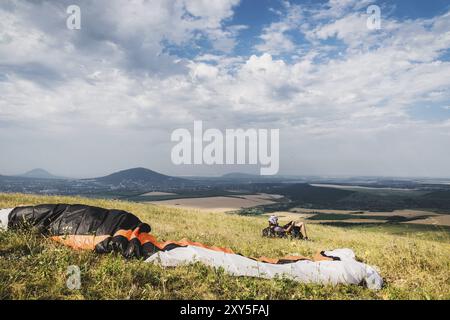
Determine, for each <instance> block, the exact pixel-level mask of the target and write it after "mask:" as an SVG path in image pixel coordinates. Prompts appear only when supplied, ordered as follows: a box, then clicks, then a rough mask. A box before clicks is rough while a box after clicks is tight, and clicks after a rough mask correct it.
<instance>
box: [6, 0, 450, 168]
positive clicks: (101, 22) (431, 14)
mask: <svg viewBox="0 0 450 320" xmlns="http://www.w3.org/2000/svg"><path fill="white" fill-rule="evenodd" d="M69 5H78V6H79V7H80V10H81V29H79V30H71V29H68V28H67V26H66V20H67V18H68V16H69V14H67V12H66V9H67V7H68V6H69ZM370 5H377V6H378V7H379V8H380V13H381V15H380V19H381V20H380V21H381V23H380V28H379V29H373V28H372V29H371V28H368V27H367V19H368V18H369V14H368V13H367V8H368V7H369V6H370ZM195 120H201V121H203V123H204V127H206V128H217V129H219V130H225V129H227V128H244V129H248V128H260V129H279V130H280V171H279V173H280V174H295V175H327V176H329V175H346V176H411V177H418V176H422V177H423V176H427V177H450V165H449V163H450V3H449V2H448V1H445V0H428V1H422V0H401V1H370V0H359V1H356V0H340V1H338V0H330V1H313V0H310V1H293V0H292V1H281V0H258V1H256V0H241V1H239V0H149V1H145V0H130V1H119V0H99V1H88V0H86V1H84V0H78V1H76V0H69V1H66V0H63V1H44V0H33V1H31V0H30V1H23V0H19V1H17V0H14V1H13V0H2V1H1V2H0V155H1V156H0V174H5V175H7V174H19V173H23V172H25V171H28V170H31V169H33V168H37V167H40V168H45V169H47V170H49V171H51V172H52V173H54V174H58V175H63V176H69V177H93V176H101V175H104V174H108V173H111V172H114V171H117V170H121V169H126V168H131V167H147V168H150V169H153V170H156V171H159V172H162V173H166V174H171V175H180V176H184V175H221V174H224V173H227V172H236V171H242V172H249V173H254V172H258V171H257V167H255V166H254V165H244V166H233V165H211V166H206V165H181V166H177V165H174V164H173V163H172V162H171V158H170V154H171V149H172V148H173V146H174V142H172V141H171V140H170V136H171V133H172V132H173V130H175V129H177V128H186V129H189V130H192V127H193V122H194V121H195Z"/></svg>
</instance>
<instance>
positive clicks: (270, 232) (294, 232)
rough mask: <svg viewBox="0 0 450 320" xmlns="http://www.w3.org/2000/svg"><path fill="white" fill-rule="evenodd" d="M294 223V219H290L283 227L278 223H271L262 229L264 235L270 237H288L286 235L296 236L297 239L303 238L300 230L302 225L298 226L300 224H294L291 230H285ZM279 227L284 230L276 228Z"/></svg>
mask: <svg viewBox="0 0 450 320" xmlns="http://www.w3.org/2000/svg"><path fill="white" fill-rule="evenodd" d="M293 223H294V221H290V222H289V223H287V224H285V225H284V226H281V227H280V226H278V225H274V224H271V225H270V226H268V227H266V228H264V229H263V230H262V236H263V237H268V238H286V237H288V236H290V237H292V238H296V239H303V235H302V233H301V232H300V227H298V226H295V225H294V226H293V227H292V228H291V230H290V231H289V232H287V231H284V230H286V229H287V228H289V227H290V226H291V225H292V224H293ZM277 228H282V229H284V230H283V231H281V230H276V229H277Z"/></svg>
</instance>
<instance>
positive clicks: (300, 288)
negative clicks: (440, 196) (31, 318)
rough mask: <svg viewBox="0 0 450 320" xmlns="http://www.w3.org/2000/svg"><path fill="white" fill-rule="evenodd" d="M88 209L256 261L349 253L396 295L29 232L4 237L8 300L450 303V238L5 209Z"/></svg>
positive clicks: (233, 218)
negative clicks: (75, 274) (147, 258)
mask: <svg viewBox="0 0 450 320" xmlns="http://www.w3.org/2000/svg"><path fill="white" fill-rule="evenodd" d="M55 202H67V203H84V204H90V205H96V206H101V207H106V208H117V209H123V210H128V211H130V212H133V213H135V214H136V215H138V216H139V217H140V218H141V219H142V220H144V221H146V222H148V223H149V224H150V225H151V226H152V228H153V233H154V234H155V235H156V236H157V237H158V238H160V239H175V240H177V239H181V238H184V237H186V238H188V239H190V240H195V241H201V242H204V243H206V244H210V245H219V246H226V247H230V248H232V249H233V250H235V251H236V252H240V253H242V254H244V255H250V256H261V255H265V256H270V257H280V256H283V255H286V254H296V253H297V254H302V255H311V254H313V253H315V252H317V251H318V250H324V249H335V248H342V247H348V248H352V249H353V250H354V251H355V253H356V255H357V256H358V258H360V259H362V260H363V261H364V262H366V263H368V264H371V265H375V266H378V268H379V270H380V272H381V275H382V276H383V277H384V279H385V281H386V286H385V287H384V288H383V289H382V290H380V291H371V290H368V289H364V288H362V287H359V286H344V285H339V286H320V285H302V284H299V283H296V282H294V281H290V280H286V279H276V280H263V279H254V278H246V277H239V278H238V277H232V276H229V275H226V274H225V273H224V272H222V271H220V270H213V269H210V268H208V267H205V266H203V265H200V264H194V265H191V266H186V267H178V268H168V269H164V268H161V267H159V266H156V265H151V264H146V263H144V262H143V261H137V260H133V261H127V260H125V259H123V258H122V257H120V256H117V255H113V254H111V255H97V254H95V253H92V252H81V251H73V250H71V249H69V248H66V247H63V246H61V245H59V244H56V243H53V242H51V241H50V240H48V239H44V238H42V237H40V236H37V235H34V234H31V233H29V232H28V233H27V232H25V233H24V232H19V233H17V232H10V231H8V232H0V299H450V246H449V243H450V238H449V235H448V233H445V232H444V231H439V230H434V231H426V232H425V233H422V234H421V235H420V238H418V237H415V236H414V234H408V233H406V234H403V235H393V234H389V232H386V231H385V230H383V229H382V228H380V229H379V230H373V229H371V230H370V232H367V231H364V229H356V230H354V229H348V228H338V227H330V226H321V225H316V224H314V225H310V226H309V229H308V231H309V233H310V238H312V240H313V241H310V242H304V241H299V240H292V241H291V240H288V239H264V238H261V236H260V230H261V229H262V228H263V227H264V226H265V225H266V220H265V219H266V217H246V216H239V215H230V214H220V213H205V212H198V211H186V210H180V209H169V208H164V207H158V206H153V205H148V204H139V203H131V202H122V201H112V200H95V199H85V198H75V197H44V196H30V195H21V194H0V208H2V207H3V208H6V207H14V206H17V205H20V204H39V203H55ZM69 265H77V266H79V268H80V269H81V272H82V275H81V289H80V290H69V289H68V288H67V287H66V279H67V276H66V271H67V267H68V266H69Z"/></svg>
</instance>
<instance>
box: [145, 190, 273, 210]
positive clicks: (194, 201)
mask: <svg viewBox="0 0 450 320" xmlns="http://www.w3.org/2000/svg"><path fill="white" fill-rule="evenodd" d="M280 197H281V196H279V195H273V194H266V193H260V194H256V195H236V196H219V197H199V198H180V199H171V200H161V201H148V202H147V203H149V204H155V205H164V206H169V207H178V208H184V209H197V210H206V211H211V212H228V211H235V210H239V209H243V208H251V207H256V206H261V205H267V204H272V203H275V202H276V200H277V199H279V198H280Z"/></svg>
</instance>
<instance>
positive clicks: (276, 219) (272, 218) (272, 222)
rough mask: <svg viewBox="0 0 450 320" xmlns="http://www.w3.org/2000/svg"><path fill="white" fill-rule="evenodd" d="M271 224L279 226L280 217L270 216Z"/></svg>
mask: <svg viewBox="0 0 450 320" xmlns="http://www.w3.org/2000/svg"><path fill="white" fill-rule="evenodd" d="M269 223H270V224H277V223H278V217H277V216H270V218H269Z"/></svg>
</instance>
